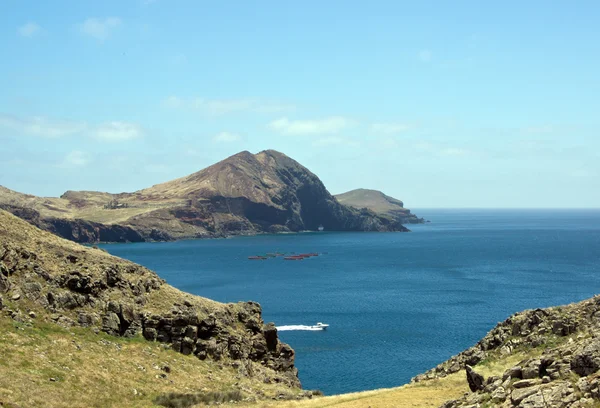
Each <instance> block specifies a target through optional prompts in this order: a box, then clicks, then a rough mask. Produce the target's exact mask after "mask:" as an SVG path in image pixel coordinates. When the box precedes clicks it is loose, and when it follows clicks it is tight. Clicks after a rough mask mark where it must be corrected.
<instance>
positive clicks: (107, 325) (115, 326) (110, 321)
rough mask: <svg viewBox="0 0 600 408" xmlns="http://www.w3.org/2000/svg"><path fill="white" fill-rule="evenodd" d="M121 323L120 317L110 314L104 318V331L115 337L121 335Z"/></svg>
mask: <svg viewBox="0 0 600 408" xmlns="http://www.w3.org/2000/svg"><path fill="white" fill-rule="evenodd" d="M120 323H121V321H120V320H119V316H117V314H116V313H113V312H108V313H106V314H105V315H104V316H103V317H102V331H103V332H105V333H108V334H112V335H113V336H118V335H119V334H120V328H121V326H120Z"/></svg>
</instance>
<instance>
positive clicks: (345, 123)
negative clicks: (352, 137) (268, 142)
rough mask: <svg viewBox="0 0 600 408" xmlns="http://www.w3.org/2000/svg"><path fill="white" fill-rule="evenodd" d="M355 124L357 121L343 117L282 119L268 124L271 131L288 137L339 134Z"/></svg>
mask: <svg viewBox="0 0 600 408" xmlns="http://www.w3.org/2000/svg"><path fill="white" fill-rule="evenodd" d="M354 124H355V121H353V120H351V119H348V118H345V117H342V116H331V117H328V118H324V119H314V120H290V119H288V118H280V119H277V120H274V121H272V122H271V123H269V124H268V127H269V129H271V130H274V131H276V132H279V133H282V134H286V135H316V134H331V133H338V132H340V131H341V130H344V129H347V128H349V127H351V126H353V125H354Z"/></svg>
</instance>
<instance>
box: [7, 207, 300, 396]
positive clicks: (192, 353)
mask: <svg viewBox="0 0 600 408" xmlns="http://www.w3.org/2000/svg"><path fill="white" fill-rule="evenodd" d="M11 322H12V323H11ZM0 325H1V326H2V338H0V351H1V352H0V355H2V356H7V355H13V354H12V353H13V352H12V351H11V350H12V349H11V347H12V346H13V345H19V346H23V347H24V350H25V351H23V353H22V354H23V355H24V354H26V352H30V353H33V354H34V356H33V357H32V358H36V359H37V358H38V357H37V354H39V349H40V348H43V347H45V346H49V347H52V346H51V345H48V344H47V338H48V336H49V335H50V334H51V335H52V336H54V337H55V340H54V344H55V345H54V346H53V347H54V348H56V347H59V345H60V344H62V343H63V340H64V338H65V336H66V338H67V339H68V340H67V343H68V344H71V343H70V342H71V340H72V342H73V343H77V344H79V346H78V350H80V351H81V350H82V349H86V348H93V347H95V346H94V344H96V343H97V342H99V341H109V343H110V344H112V342H114V344H117V345H121V346H123V347H125V346H127V347H130V346H131V347H132V345H133V346H136V345H139V344H140V342H141V343H144V344H146V346H144V347H138V348H137V350H138V352H140V353H141V352H143V351H144V350H155V351H156V352H157V353H162V354H164V353H165V350H166V349H169V350H170V352H171V353H175V354H178V355H180V356H181V358H174V357H173V356H172V355H169V354H166V356H167V357H168V358H170V359H172V360H173V361H175V362H176V366H177V367H178V369H179V368H180V369H181V370H184V368H185V370H187V371H188V375H189V376H194V375H197V376H198V379H200V377H202V378H201V379H202V380H204V379H205V377H206V375H207V371H214V370H217V371H221V370H225V371H223V372H222V374H221V375H222V376H225V378H224V380H223V384H225V383H231V385H232V387H233V388H232V392H233V391H236V390H237V391H236V392H238V394H236V395H238V396H242V397H244V398H254V399H256V398H268V397H275V396H277V395H279V394H281V393H283V394H285V395H287V396H289V397H293V398H295V397H296V396H302V394H301V391H300V390H299V387H300V382H299V380H298V377H297V370H296V368H295V367H294V351H293V350H292V348H290V347H289V346H288V345H287V344H284V343H281V342H280V341H279V339H278V336H277V329H276V328H275V327H274V326H273V325H272V324H264V322H263V320H262V318H261V307H260V305H259V304H257V303H254V302H241V303H237V304H221V303H218V302H214V301H212V300H209V299H205V298H201V297H198V296H193V295H190V294H187V293H183V292H180V291H179V290H177V289H175V288H173V287H171V286H169V285H168V284H166V283H165V282H164V281H163V280H162V279H160V278H159V277H158V276H157V275H156V274H155V273H154V272H152V271H150V270H148V269H146V268H144V267H142V266H139V265H136V264H134V263H131V262H128V261H125V260H122V259H120V258H116V257H113V256H111V255H109V254H107V253H105V252H104V251H102V250H100V249H94V248H87V247H83V246H81V245H79V244H76V243H73V242H70V241H67V240H64V239H62V238H58V237H56V236H54V235H52V234H50V233H47V232H44V231H41V230H39V229H37V228H35V227H33V226H31V225H30V224H28V223H27V222H25V221H23V220H21V219H19V218H17V217H15V216H13V215H11V214H9V213H7V212H5V211H2V210H0ZM22 330H26V332H22ZM61 330H62V332H61ZM57 333H62V336H57ZM70 333H73V334H72V335H71V334H70ZM94 333H96V334H94ZM76 334H77V335H76ZM94 336H99V337H94ZM31 339H36V340H35V342H32V340H31ZM107 339H114V340H107ZM121 339H122V340H121ZM127 339H133V340H134V343H131V340H129V342H128V340H127ZM158 343H160V344H162V345H164V346H165V347H166V348H165V347H163V348H158V349H157V347H156V346H154V345H155V344H158ZM27 345H31V348H29V349H27V348H26V347H25V346H27ZM121 346H119V347H121ZM68 348H69V349H70V347H68ZM133 348H135V347H133ZM36 350H37V351H36ZM70 352H72V351H70ZM64 354H65V355H63V354H60V355H57V356H56V357H55V358H56V359H58V360H60V359H61V358H63V357H64V358H67V357H66V353H64ZM134 354H135V353H134ZM23 355H21V356H19V355H16V356H14V355H13V358H12V359H9V360H7V361H5V362H4V363H6V364H4V363H3V364H0V401H2V403H3V404H5V403H8V402H11V401H12V402H15V403H18V402H19V401H20V402H21V403H23V402H24V401H27V399H26V398H25V396H23V395H20V396H17V397H15V395H13V391H14V390H13V391H11V392H9V393H7V389H8V388H7V382H10V381H11V378H12V377H11V376H17V377H19V378H22V379H23V378H26V380H27V381H25V383H24V386H26V387H28V385H27V384H28V382H29V383H31V382H33V383H38V382H39V383H42V384H47V383H48V381H52V382H54V381H56V376H62V377H61V378H63V380H61V381H64V382H65V383H64V384H62V387H65V390H66V389H70V388H69V387H76V388H77V387H79V385H78V384H79V382H78V381H79V378H78V377H77V376H73V375H71V374H69V370H68V369H67V370H64V369H62V368H61V367H62V366H60V364H58V363H55V364H50V365H51V366H52V368H53V369H55V371H56V372H57V374H56V376H53V375H50V374H48V373H46V372H44V371H43V370H27V369H24V368H23V367H24V366H23V367H21V366H17V367H13V369H14V372H9V371H10V370H9V369H10V366H11V365H14V364H21V365H23V364H26V363H27V361H26V360H27V359H26V358H25V357H24V356H23ZM78 355H79V354H78ZM83 355H84V354H81V355H79V356H80V357H81V356H83ZM185 356H187V359H184V357H185ZM138 357H140V356H139V355H132V356H131V358H133V359H135V358H138ZM81 358H83V357H81ZM90 358H92V357H91V356H90ZM107 358H108V359H110V360H111V361H116V362H119V363H123V364H126V361H127V359H128V358H129V356H127V355H123V354H120V353H117V352H115V353H112V354H110V353H109V355H108V357H107ZM47 359H48V357H46V359H45V360H44V359H42V360H43V361H41V362H40V364H42V363H44V364H45V363H46V362H48V361H47ZM123 359H124V360H123ZM190 359H192V361H190ZM142 360H143V359H142ZM146 360H147V361H150V360H152V361H154V360H156V356H154V357H152V356H151V355H148V356H147V359H146ZM85 363H86V362H85V361H82V360H81V359H79V360H78V361H71V362H70V363H68V365H70V366H71V367H74V368H72V369H71V370H81V369H82V368H84V367H85ZM161 364H162V363H161ZM82 365H83V366H84V367H82ZM191 366H198V367H203V368H202V373H200V372H199V373H194V371H193V370H191V369H190V367H191ZM186 367H187V368H186ZM87 369H88V370H91V371H93V373H85V374H84V373H81V374H80V375H81V376H85V377H86V378H88V377H89V376H90V375H91V376H92V377H94V373H95V374H97V375H96V376H95V377H94V378H96V380H98V381H99V380H101V379H102V380H101V381H103V383H105V384H106V380H108V384H110V383H111V382H118V380H117V377H114V378H108V379H107V378H106V377H105V374H103V373H102V372H98V371H97V370H96V368H94V367H87ZM7 370H9V371H7ZM169 370H170V369H169ZM169 370H167V371H169ZM226 373H229V374H226ZM123 375H124V376H126V375H127V373H123ZM48 376H50V377H52V378H54V380H49V379H48V378H47V377H48ZM152 376H154V375H152ZM157 378H158V377H157ZM160 378H166V374H165V377H162V374H161V376H160ZM230 380H234V381H230ZM242 380H243V381H242ZM236 381H237V382H238V383H240V382H244V383H245V385H244V387H245V388H244V389H241V390H240V388H239V387H238V388H235V387H234V383H235V382H236ZM223 384H221V386H222V385H223ZM265 384H272V386H266V385H265ZM10 385H11V386H14V387H16V388H18V387H20V385H18V384H10ZM213 385H214V387H213V388H214V389H215V390H216V389H220V388H219V384H218V383H216V384H213ZM238 385H239V384H238ZM107 386H108V385H107ZM96 387H97V385H96ZM152 387H153V386H152V384H149V383H148V384H144V383H141V384H138V385H137V390H138V391H140V392H141V391H142V389H143V392H144V393H145V395H146V398H154V397H158V395H157V394H156V392H155V391H153V388H152ZM265 387H266V388H265ZM9 388H10V387H9ZM159 388H160V389H163V390H169V391H184V390H183V389H182V387H179V386H177V385H175V386H173V387H168V386H166V387H164V386H160V387H159ZM188 391H189V390H188ZM22 392H26V389H24V390H22ZM49 392H52V393H54V394H55V395H59V394H60V393H61V392H63V391H62V390H61V388H57V387H55V388H53V389H52V390H50V391H49ZM64 392H66V391H64ZM79 392H80V393H81V394H86V393H88V394H89V393H91V392H92V391H86V390H85V389H83V390H80V391H79ZM127 392H130V390H127ZM136 392H137V391H136ZM90 395H91V394H90ZM90 395H87V397H90ZM41 397H42V396H40V398H41ZM23 398H25V399H23ZM90 398H91V397H90ZM58 400H60V398H58V399H57V401H58ZM40 403H41V402H40V401H38V402H37V403H36V404H37V405H39V404H40ZM70 403H71V404H72V403H73V401H71V402H70ZM32 404H33V402H32V400H29V402H26V403H25V405H27V406H30V405H32ZM36 404H34V405H36ZM63 404H66V406H69V403H68V401H63ZM98 404H99V403H98V402H95V403H94V404H90V405H86V406H93V405H95V406H105V405H102V404H101V403H100V405H98ZM42 405H43V404H42ZM51 405H54V404H51ZM57 406H60V404H59V403H58V402H57ZM63 406H65V405H63ZM128 406H131V405H128Z"/></svg>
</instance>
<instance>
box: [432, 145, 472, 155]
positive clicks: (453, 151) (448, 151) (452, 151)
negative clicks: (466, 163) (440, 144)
mask: <svg viewBox="0 0 600 408" xmlns="http://www.w3.org/2000/svg"><path fill="white" fill-rule="evenodd" d="M438 153H439V154H440V155H441V156H465V155H467V154H469V153H470V151H469V150H466V149H461V148H458V147H446V148H444V149H441V150H439V152H438Z"/></svg>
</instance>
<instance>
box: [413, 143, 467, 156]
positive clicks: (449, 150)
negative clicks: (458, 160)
mask: <svg viewBox="0 0 600 408" xmlns="http://www.w3.org/2000/svg"><path fill="white" fill-rule="evenodd" d="M413 148H414V149H416V150H419V151H421V152H424V153H429V154H432V155H436V156H446V157H461V156H467V155H470V154H472V153H473V152H472V151H471V150H467V149H463V148H460V147H452V146H440V145H436V144H433V143H429V142H418V143H415V144H413Z"/></svg>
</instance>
